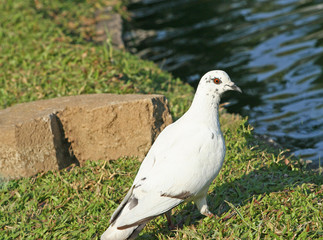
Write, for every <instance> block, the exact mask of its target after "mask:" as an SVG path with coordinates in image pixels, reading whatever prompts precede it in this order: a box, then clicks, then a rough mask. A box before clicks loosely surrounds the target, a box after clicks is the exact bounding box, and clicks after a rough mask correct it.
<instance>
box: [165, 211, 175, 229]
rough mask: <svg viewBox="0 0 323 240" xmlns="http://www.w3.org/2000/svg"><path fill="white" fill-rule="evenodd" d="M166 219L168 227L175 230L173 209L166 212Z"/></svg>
mask: <svg viewBox="0 0 323 240" xmlns="http://www.w3.org/2000/svg"><path fill="white" fill-rule="evenodd" d="M165 216H166V219H167V223H168V229H169V230H170V231H171V230H174V229H175V225H174V223H173V221H172V216H171V210H170V211H168V212H166V213H165Z"/></svg>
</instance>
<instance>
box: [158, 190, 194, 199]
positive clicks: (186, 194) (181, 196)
mask: <svg viewBox="0 0 323 240" xmlns="http://www.w3.org/2000/svg"><path fill="white" fill-rule="evenodd" d="M192 195H193V194H192V193H190V192H189V191H183V192H181V193H180V194H177V195H170V194H167V193H163V194H161V195H160V196H162V197H169V198H177V199H181V200H185V199H188V198H190V197H191V196H192Z"/></svg>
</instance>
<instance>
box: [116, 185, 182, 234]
mask: <svg viewBox="0 0 323 240" xmlns="http://www.w3.org/2000/svg"><path fill="white" fill-rule="evenodd" d="M140 188H141V187H138V190H137V189H133V193H132V195H131V197H130V198H129V199H128V201H127V203H126V204H125V205H124V207H123V209H122V212H121V213H120V217H119V218H117V220H116V222H115V224H116V226H117V228H118V229H119V230H122V229H126V228H129V227H133V226H137V225H140V224H142V223H146V222H147V221H149V220H151V219H153V218H154V217H156V216H159V215H161V214H163V213H165V212H167V211H168V210H170V209H172V208H174V207H176V206H177V205H178V204H180V203H181V202H183V201H184V200H183V199H179V198H172V197H167V196H162V194H161V193H160V192H159V191H149V192H147V191H146V190H145V189H144V188H143V189H140Z"/></svg>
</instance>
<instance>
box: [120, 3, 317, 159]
mask: <svg viewBox="0 0 323 240" xmlns="http://www.w3.org/2000/svg"><path fill="white" fill-rule="evenodd" d="M129 10H130V12H131V13H132V14H133V15H132V16H133V21H132V23H131V27H130V30H128V31H127V32H126V33H125V41H126V45H127V47H128V49H130V50H131V51H133V52H134V53H136V54H138V55H140V56H141V57H142V58H145V59H150V60H152V61H155V62H156V63H158V64H159V65H160V66H161V67H162V68H163V69H165V70H168V71H170V72H172V73H173V75H174V76H178V77H180V78H181V79H183V80H184V81H187V82H190V83H191V84H193V85H195V84H196V81H198V80H199V78H200V76H201V75H203V74H204V73H205V72H206V71H208V70H210V69H223V70H225V71H227V72H228V73H229V75H230V76H231V78H232V80H233V81H234V82H236V83H237V84H238V86H240V87H241V88H242V89H243V90H244V94H243V95H240V96H238V95H236V94H234V95H231V96H230V95H229V96H228V98H227V99H225V100H228V99H229V97H230V102H231V104H230V105H229V107H228V110H229V111H230V112H237V113H240V114H242V115H247V116H249V121H250V123H251V124H252V125H253V126H254V127H255V131H256V132H257V133H259V134H267V135H269V136H271V137H273V138H274V139H276V141H278V142H279V143H281V144H282V145H284V146H286V147H289V148H291V149H292V151H293V152H294V153H295V154H296V155H298V156H301V157H303V158H306V159H312V160H315V161H316V162H318V161H317V160H318V159H319V158H322V156H323V73H322V69H323V1H308V0H302V1H295V0H284V1H283V0H276V1H269V0H267V1H265V0H254V1H248V0H245V1H240V0H239V1H224V0H223V1H214V0H202V1H201V0H199V1H197V0H173V1H167V0H164V1H163V0H143V1H136V3H133V4H131V5H130V6H129Z"/></svg>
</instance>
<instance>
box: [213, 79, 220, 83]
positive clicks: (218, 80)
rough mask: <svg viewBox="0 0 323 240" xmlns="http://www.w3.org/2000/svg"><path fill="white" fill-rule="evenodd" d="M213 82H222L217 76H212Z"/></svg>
mask: <svg viewBox="0 0 323 240" xmlns="http://www.w3.org/2000/svg"><path fill="white" fill-rule="evenodd" d="M213 82H214V83H215V84H220V83H222V81H221V80H220V79H218V78H214V79H213Z"/></svg>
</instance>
